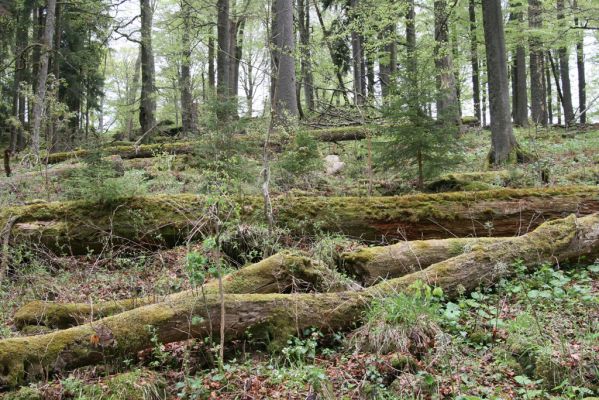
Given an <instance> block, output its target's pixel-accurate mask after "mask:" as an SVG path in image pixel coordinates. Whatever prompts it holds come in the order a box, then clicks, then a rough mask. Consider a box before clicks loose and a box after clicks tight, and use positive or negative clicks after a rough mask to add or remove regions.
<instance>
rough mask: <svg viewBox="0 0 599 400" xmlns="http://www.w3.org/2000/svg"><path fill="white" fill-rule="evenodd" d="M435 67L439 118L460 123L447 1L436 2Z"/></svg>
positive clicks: (438, 0)
mask: <svg viewBox="0 0 599 400" xmlns="http://www.w3.org/2000/svg"><path fill="white" fill-rule="evenodd" d="M434 8H435V66H436V70H437V91H438V94H437V118H439V119H442V120H445V121H455V122H456V123H459V121H460V114H459V105H458V97H457V91H456V82H455V75H454V74H453V61H452V59H451V53H450V51H449V28H448V19H449V14H448V13H447V2H446V0H435V4H434Z"/></svg>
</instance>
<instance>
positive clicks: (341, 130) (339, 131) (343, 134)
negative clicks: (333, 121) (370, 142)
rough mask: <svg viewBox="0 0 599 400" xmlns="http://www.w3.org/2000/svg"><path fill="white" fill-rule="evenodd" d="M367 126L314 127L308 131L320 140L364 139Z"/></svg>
mask: <svg viewBox="0 0 599 400" xmlns="http://www.w3.org/2000/svg"><path fill="white" fill-rule="evenodd" d="M367 132H368V128H366V127H364V126H361V125H355V126H354V125H350V126H341V127H334V128H324V129H314V130H309V131H308V133H309V134H310V135H312V137H314V138H315V139H316V140H318V141H320V142H344V141H348V140H363V139H366V135H367Z"/></svg>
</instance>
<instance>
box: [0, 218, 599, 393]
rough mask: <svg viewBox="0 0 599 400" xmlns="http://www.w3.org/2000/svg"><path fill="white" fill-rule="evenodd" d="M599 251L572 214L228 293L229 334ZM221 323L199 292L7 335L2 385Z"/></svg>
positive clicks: (595, 224) (291, 325)
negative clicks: (418, 262)
mask: <svg viewBox="0 0 599 400" xmlns="http://www.w3.org/2000/svg"><path fill="white" fill-rule="evenodd" d="M598 252H599V214H594V215H591V216H587V217H584V218H578V219H577V218H576V217H575V216H574V215H571V216H569V217H567V218H564V219H560V220H556V221H550V222H547V223H545V224H543V225H541V226H540V227H539V228H537V229H536V230H535V231H534V232H531V233H529V234H526V235H524V236H521V237H518V238H515V239H513V240H512V241H510V242H499V243H492V244H488V245H481V246H480V247H479V248H477V249H476V250H475V251H471V252H469V253H465V254H462V255H459V256H456V257H453V258H450V259H448V260H446V261H442V262H440V263H437V264H433V265H431V266H430V267H428V268H426V269H424V270H422V271H418V272H415V273H412V274H409V275H406V276H403V277H401V278H396V279H392V280H389V281H386V282H384V283H381V284H378V285H375V286H372V287H371V288H369V289H367V290H365V291H361V292H355V291H354V292H341V293H323V294H242V295H239V294H227V295H226V296H225V308H226V312H225V314H226V318H225V327H224V328H225V332H226V335H227V339H228V340H231V339H239V338H243V337H244V336H245V335H246V334H247V333H248V332H250V333H251V334H252V337H253V338H254V339H255V340H257V339H260V338H265V339H266V340H270V343H271V344H275V345H276V344H280V343H284V341H285V340H286V339H287V337H288V335H292V334H296V333H298V332H301V330H302V329H304V328H307V327H315V328H318V329H320V330H322V331H338V330H341V329H350V328H351V327H352V326H354V324H355V323H359V321H360V317H361V315H362V313H363V311H364V310H365V309H366V308H367V307H368V304H369V302H370V301H371V300H372V299H373V298H377V297H380V296H388V295H393V294H395V293H397V292H402V291H405V290H407V289H408V288H409V286H410V285H411V284H413V283H414V282H416V281H423V282H426V283H428V284H429V285H433V286H437V287H440V288H442V289H443V291H444V293H445V294H446V296H447V297H448V298H453V297H455V296H457V295H459V294H461V293H464V292H469V291H472V290H474V289H476V288H477V287H479V286H481V285H489V284H492V283H494V282H496V281H497V280H499V279H501V278H504V277H508V276H510V275H511V274H512V273H513V271H512V268H511V264H512V263H513V262H514V261H515V260H521V261H522V263H523V264H524V265H527V266H530V267H534V266H536V265H539V263H542V262H556V261H557V262H562V261H565V260H570V259H573V258H578V257H581V256H586V257H589V256H594V255H596V254H597V253H598ZM198 317H199V318H198ZM148 325H151V326H152V327H153V328H152V330H149V329H148V327H147V326H148ZM219 329H220V302H219V300H218V297H217V296H215V295H208V296H206V297H205V298H204V297H203V296H198V295H192V296H188V297H183V298H180V299H177V301H172V302H168V303H166V302H163V303H158V304H153V305H148V306H144V307H140V308H137V309H135V310H131V311H127V312H124V313H122V314H118V315H115V316H112V317H108V318H104V319H101V320H98V321H95V322H94V323H92V324H86V325H82V326H78V327H74V328H70V329H66V330H61V331H57V332H53V333H50V334H46V335H39V336H34V337H24V338H12V339H5V340H1V341H0V384H1V385H4V386H15V385H19V384H22V383H24V382H26V381H32V380H35V379H39V378H41V377H43V376H45V375H46V374H47V373H53V372H60V371H66V370H70V369H73V368H77V367H80V366H85V365H91V364H96V363H100V362H105V361H107V360H110V359H113V358H119V357H124V356H127V355H129V356H130V355H131V354H136V352H138V351H140V350H142V349H145V348H148V347H151V346H152V343H153V339H157V340H158V341H160V342H163V343H167V342H173V341H180V340H185V339H188V338H192V337H197V338H205V337H208V336H215V332H218V331H219Z"/></svg>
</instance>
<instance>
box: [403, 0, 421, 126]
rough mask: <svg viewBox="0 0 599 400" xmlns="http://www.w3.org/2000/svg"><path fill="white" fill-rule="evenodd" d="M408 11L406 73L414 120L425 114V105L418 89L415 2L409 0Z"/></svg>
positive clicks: (411, 112)
mask: <svg viewBox="0 0 599 400" xmlns="http://www.w3.org/2000/svg"><path fill="white" fill-rule="evenodd" d="M407 5H408V8H407V10H406V18H405V19H406V73H407V80H408V90H409V91H410V95H409V96H408V99H409V101H410V107H411V110H410V114H411V116H413V118H416V116H419V115H421V114H422V113H423V111H424V110H423V109H422V107H423V105H422V104H421V103H420V99H419V89H418V85H419V82H418V58H417V57H418V56H417V53H416V11H415V9H416V7H415V5H414V0H408V4H407Z"/></svg>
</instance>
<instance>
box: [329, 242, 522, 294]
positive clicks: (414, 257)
mask: <svg viewBox="0 0 599 400" xmlns="http://www.w3.org/2000/svg"><path fill="white" fill-rule="evenodd" d="M511 239H513V238H484V237H483V238H451V239H431V240H415V241H411V242H408V241H405V242H399V243H397V244H394V245H391V246H377V247H365V248H362V249H359V250H356V251H352V252H347V253H342V254H341V255H340V256H339V264H340V267H341V268H342V269H344V270H345V271H346V272H348V273H349V274H350V275H352V276H353V277H355V278H357V279H358V280H359V281H360V283H361V284H362V285H364V286H372V285H373V284H375V283H376V282H377V281H381V280H383V279H391V278H398V277H401V276H404V275H407V274H410V273H412V272H416V271H421V270H423V269H425V268H428V267H429V266H431V265H433V264H435V263H438V262H441V261H443V260H447V259H448V258H451V257H455V256H457V255H460V254H462V253H467V252H470V251H473V250H476V249H477V248H478V247H480V246H485V245H490V244H493V243H499V242H503V241H506V240H511Z"/></svg>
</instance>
